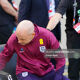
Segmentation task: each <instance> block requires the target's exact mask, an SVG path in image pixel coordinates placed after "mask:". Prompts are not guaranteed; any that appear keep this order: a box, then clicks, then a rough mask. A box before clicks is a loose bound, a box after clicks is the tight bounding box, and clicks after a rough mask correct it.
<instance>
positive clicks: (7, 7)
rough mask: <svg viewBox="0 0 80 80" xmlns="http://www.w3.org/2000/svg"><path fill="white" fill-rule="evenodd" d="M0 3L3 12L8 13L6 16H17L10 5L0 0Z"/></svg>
mask: <svg viewBox="0 0 80 80" xmlns="http://www.w3.org/2000/svg"><path fill="white" fill-rule="evenodd" d="M0 3H1V7H2V8H3V10H4V11H5V12H6V13H8V14H10V15H12V16H14V17H16V16H17V12H16V10H15V9H14V8H13V7H12V5H11V4H10V3H9V2H8V1H7V0H1V2H0Z"/></svg>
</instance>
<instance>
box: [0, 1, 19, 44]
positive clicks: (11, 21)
mask: <svg viewBox="0 0 80 80" xmlns="http://www.w3.org/2000/svg"><path fill="white" fill-rule="evenodd" d="M17 18H18V14H17V11H16V10H15V9H14V8H13V6H12V1H11V0H0V44H5V43H6V41H7V40H8V38H9V37H10V35H11V34H12V31H13V28H14V27H15V21H16V20H17Z"/></svg>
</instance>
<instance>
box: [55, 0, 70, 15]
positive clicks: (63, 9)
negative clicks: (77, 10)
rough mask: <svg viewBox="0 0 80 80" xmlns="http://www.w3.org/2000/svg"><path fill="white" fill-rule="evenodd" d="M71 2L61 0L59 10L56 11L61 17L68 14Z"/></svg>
mask: <svg viewBox="0 0 80 80" xmlns="http://www.w3.org/2000/svg"><path fill="white" fill-rule="evenodd" d="M69 3H70V2H69V0H60V3H59V5H58V8H57V10H56V12H57V13H60V14H61V15H64V13H65V12H66V10H67V8H68V6H69Z"/></svg>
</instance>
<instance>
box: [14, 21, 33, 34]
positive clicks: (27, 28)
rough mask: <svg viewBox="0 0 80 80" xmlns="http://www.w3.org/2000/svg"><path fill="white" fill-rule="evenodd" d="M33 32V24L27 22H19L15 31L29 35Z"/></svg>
mask: <svg viewBox="0 0 80 80" xmlns="http://www.w3.org/2000/svg"><path fill="white" fill-rule="evenodd" d="M33 32H34V24H33V23H32V22H31V21H29V20H23V21H21V22H20V23H19V24H18V26H17V29H16V33H19V34H22V33H25V34H30V33H33Z"/></svg>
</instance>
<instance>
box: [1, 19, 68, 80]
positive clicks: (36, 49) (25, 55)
mask: <svg viewBox="0 0 80 80" xmlns="http://www.w3.org/2000/svg"><path fill="white" fill-rule="evenodd" d="M46 34H47V35H46ZM58 48H59V43H58V41H57V40H56V38H55V36H54V35H53V34H52V33H51V32H49V31H48V30H46V29H44V28H41V27H38V26H37V25H34V24H33V23H32V22H31V21H27V20H24V21H22V22H20V23H19V24H18V26H17V29H16V33H14V34H12V35H11V37H10V38H9V40H8V42H7V44H6V46H5V48H4V50H3V51H2V52H1V54H0V70H2V69H3V68H4V66H5V64H6V62H8V61H9V60H10V58H11V57H12V55H13V53H14V52H16V53H17V65H16V75H17V78H18V80H68V79H67V78H66V77H64V76H63V75H62V74H63V72H64V65H65V58H64V56H62V57H61V58H55V60H56V62H57V64H56V70H55V71H54V66H53V64H52V63H51V62H50V59H49V58H47V57H45V52H44V51H45V49H58Z"/></svg>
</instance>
